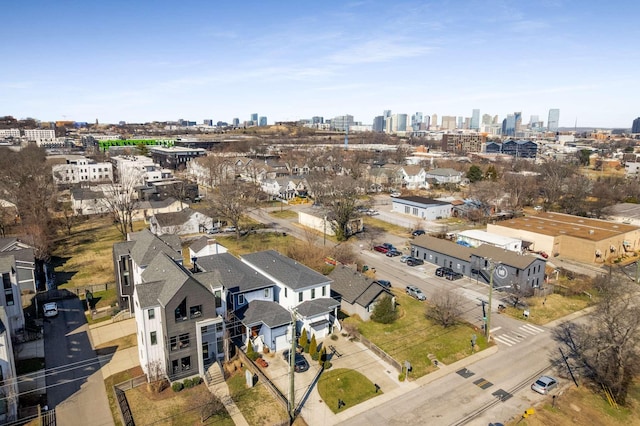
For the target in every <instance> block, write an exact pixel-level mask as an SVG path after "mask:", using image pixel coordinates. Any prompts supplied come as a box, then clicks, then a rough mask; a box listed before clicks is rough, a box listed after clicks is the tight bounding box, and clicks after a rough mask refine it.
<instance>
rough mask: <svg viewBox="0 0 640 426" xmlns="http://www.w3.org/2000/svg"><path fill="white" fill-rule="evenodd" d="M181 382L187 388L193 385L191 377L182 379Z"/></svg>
mask: <svg viewBox="0 0 640 426" xmlns="http://www.w3.org/2000/svg"><path fill="white" fill-rule="evenodd" d="M182 384H183V385H184V388H185V389H189V388H192V387H193V380H191V379H184V381H183V382H182Z"/></svg>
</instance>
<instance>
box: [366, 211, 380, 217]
mask: <svg viewBox="0 0 640 426" xmlns="http://www.w3.org/2000/svg"><path fill="white" fill-rule="evenodd" d="M367 214H368V215H369V216H376V215H379V214H380V213H378V210H369V211H367Z"/></svg>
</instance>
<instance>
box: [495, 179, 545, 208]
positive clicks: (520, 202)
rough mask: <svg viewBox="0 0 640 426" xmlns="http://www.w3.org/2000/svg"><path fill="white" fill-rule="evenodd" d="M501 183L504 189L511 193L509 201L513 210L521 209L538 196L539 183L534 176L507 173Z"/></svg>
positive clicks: (505, 191)
mask: <svg viewBox="0 0 640 426" xmlns="http://www.w3.org/2000/svg"><path fill="white" fill-rule="evenodd" d="M500 183H501V185H500V186H501V187H502V191H504V193H506V194H509V198H508V203H509V208H511V209H512V210H521V209H522V207H524V206H525V205H527V204H529V203H530V202H531V200H533V198H534V197H535V196H536V191H537V184H536V179H535V178H534V177H533V176H526V175H522V174H519V173H505V174H504V175H503V177H502V180H501V181H500Z"/></svg>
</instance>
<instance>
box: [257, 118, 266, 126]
mask: <svg viewBox="0 0 640 426" xmlns="http://www.w3.org/2000/svg"><path fill="white" fill-rule="evenodd" d="M259 121H260V124H258V125H259V126H266V125H267V117H265V116H262V117H260V120H259Z"/></svg>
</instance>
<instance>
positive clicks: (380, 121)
mask: <svg viewBox="0 0 640 426" xmlns="http://www.w3.org/2000/svg"><path fill="white" fill-rule="evenodd" d="M371 130H373V131H374V132H384V116H383V115H378V116H376V117H374V118H373V125H372V126H371Z"/></svg>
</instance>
